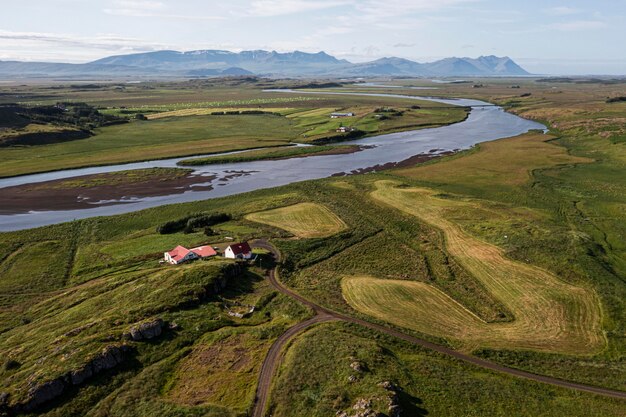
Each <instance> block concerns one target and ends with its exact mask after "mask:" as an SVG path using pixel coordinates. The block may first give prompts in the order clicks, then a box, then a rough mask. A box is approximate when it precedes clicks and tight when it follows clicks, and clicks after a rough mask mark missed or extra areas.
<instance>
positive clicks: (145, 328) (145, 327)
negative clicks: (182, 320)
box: [124, 318, 165, 342]
mask: <svg viewBox="0 0 626 417" xmlns="http://www.w3.org/2000/svg"><path fill="white" fill-rule="evenodd" d="M163 327H165V323H164V322H163V320H161V319H159V318H157V319H154V320H151V321H147V322H144V323H140V324H137V325H135V326H133V327H131V328H130V330H129V331H128V333H126V334H125V335H124V336H125V338H126V339H129V340H133V341H135V342H138V341H140V340H148V339H153V338H155V337H158V336H160V335H161V333H162V332H163Z"/></svg>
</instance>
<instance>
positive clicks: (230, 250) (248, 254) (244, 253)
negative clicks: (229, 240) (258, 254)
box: [224, 242, 252, 259]
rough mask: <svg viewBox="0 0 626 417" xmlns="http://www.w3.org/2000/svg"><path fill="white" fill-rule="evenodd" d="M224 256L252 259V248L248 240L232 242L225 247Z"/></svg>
mask: <svg viewBox="0 0 626 417" xmlns="http://www.w3.org/2000/svg"><path fill="white" fill-rule="evenodd" d="M224 257H225V258H230V259H252V249H251V248H250V245H249V244H248V242H241V243H234V244H232V245H230V246H228V247H227V248H226V250H225V251H224Z"/></svg>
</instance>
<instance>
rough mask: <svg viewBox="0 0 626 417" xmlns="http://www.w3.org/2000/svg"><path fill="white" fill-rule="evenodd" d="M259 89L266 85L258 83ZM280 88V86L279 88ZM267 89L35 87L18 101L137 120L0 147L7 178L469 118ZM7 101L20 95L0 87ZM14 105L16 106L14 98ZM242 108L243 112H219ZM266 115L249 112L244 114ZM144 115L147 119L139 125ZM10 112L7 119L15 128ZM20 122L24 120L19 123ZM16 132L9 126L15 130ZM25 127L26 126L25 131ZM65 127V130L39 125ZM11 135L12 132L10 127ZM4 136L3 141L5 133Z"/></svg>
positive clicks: (455, 111) (389, 102) (398, 102)
mask: <svg viewBox="0 0 626 417" xmlns="http://www.w3.org/2000/svg"><path fill="white" fill-rule="evenodd" d="M259 84H260V83H259ZM278 85H280V84H278ZM266 87H267V85H265V84H263V85H262V86H261V85H257V83H252V84H250V85H243V86H242V85H240V84H238V83H237V82H236V81H234V82H232V84H230V82H229V81H228V80H227V81H225V82H224V85H214V84H208V85H205V84H203V83H194V82H188V83H172V84H167V83H165V84H163V85H161V84H159V83H155V84H147V85H139V86H124V87H123V88H119V86H118V88H116V87H115V86H114V85H113V86H110V87H108V86H106V85H103V86H102V88H99V89H81V88H80V87H78V86H75V87H69V86H66V87H65V88H64V87H59V88H58V89H55V90H54V91H51V90H50V89H48V88H46V87H38V86H33V87H28V88H26V90H20V91H19V94H17V96H18V97H19V98H20V100H21V101H20V105H25V106H36V105H51V104H54V103H56V102H58V101H61V102H85V103H87V104H88V105H91V106H95V108H96V109H98V111H100V112H101V113H102V114H104V115H107V116H117V117H122V118H127V119H129V120H130V123H124V124H120V125H114V126H105V127H97V128H94V129H91V133H92V134H93V135H92V136H91V137H89V138H86V139H78V140H67V141H64V142H61V143H53V144H47V145H37V146H9V147H4V148H0V177H6V176H15V175H22V174H29V173H34V172H46V171H54V170H60V169H66V168H78V167H85V166H96V165H105V164H117V163H124V162H133V161H145V160H151V159H163V158H169V157H184V156H193V155H203V154H213V153H222V152H228V151H237V150H246V149H254V148H262V147H272V146H283V145H287V144H291V143H297V142H315V141H322V142H334V141H338V140H339V141H340V140H343V139H344V136H345V135H344V134H340V133H337V132H336V129H337V128H338V127H339V126H341V125H342V124H345V123H350V124H354V127H356V128H358V129H359V130H362V131H363V132H364V133H365V134H379V133H385V132H391V131H397V130H407V129H418V128H424V127H432V126H440V125H445V124H449V123H455V122H458V121H461V120H463V119H464V118H465V117H466V114H467V113H466V111H465V109H463V108H450V107H446V106H443V105H434V106H433V105H430V104H429V107H428V108H425V109H423V110H422V109H409V108H408V107H409V106H410V105H413V104H415V103H418V104H423V103H421V102H417V101H415V100H408V99H394V98H385V97H381V98H374V97H356V96H355V97H350V96H346V97H337V96H332V97H324V96H320V97H315V96H310V95H308V96H296V95H293V94H289V93H267V92H263V91H262V89H263V88H266ZM0 93H3V94H4V96H0V104H2V103H4V102H5V101H4V100H5V97H8V98H10V97H12V94H14V93H15V90H14V89H12V88H10V87H6V88H5V89H3V88H0ZM9 102H10V101H9ZM391 106H396V107H397V108H398V109H401V110H403V111H404V114H402V115H399V116H394V117H392V118H390V119H388V120H384V121H383V120H378V119H376V118H375V114H374V110H375V109H376V108H379V107H391ZM342 109H352V110H354V111H355V112H358V115H359V117H355V118H350V119H354V120H340V119H330V117H329V116H330V113H331V112H333V111H336V110H342ZM224 111H226V112H228V111H231V112H232V111H236V112H243V114H222V115H212V114H211V113H215V112H224ZM255 111H257V112H265V114H245V112H255ZM138 114H141V115H144V116H146V118H147V119H148V120H136V116H137V115H138ZM9 116H11V115H4V116H3V115H2V114H0V122H1V121H2V120H4V119H7V117H8V119H7V120H6V122H7V123H10V122H11V120H13V119H11V118H10V117H9ZM15 123H18V122H17V121H15ZM8 127H10V126H8ZM22 127H23V126H21V125H20V128H22ZM37 129H38V130H41V129H48V130H50V129H58V127H54V126H52V127H46V126H45V125H42V126H40V127H38V128H37ZM4 133H6V134H7V135H9V134H12V133H11V132H10V131H9V130H7V129H4ZM4 133H3V132H2V131H0V139H1V137H2V135H3V134H4Z"/></svg>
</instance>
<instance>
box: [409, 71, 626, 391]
mask: <svg viewBox="0 0 626 417" xmlns="http://www.w3.org/2000/svg"><path fill="white" fill-rule="evenodd" d="M490 84H491V85H490V86H489V87H487V88H486V89H485V90H482V91H478V92H477V91H472V90H471V88H468V90H467V91H463V94H467V95H474V96H475V97H477V98H482V99H485V98H488V99H489V100H492V101H495V102H497V103H499V104H502V105H504V106H505V107H508V108H509V110H511V111H513V112H516V113H519V114H521V115H522V116H526V117H531V118H535V119H537V120H539V121H542V122H544V123H546V124H547V125H548V126H550V127H551V129H552V134H553V135H555V136H556V137H557V138H558V139H556V140H553V141H552V143H553V144H555V145H562V146H563V147H561V148H559V147H553V149H565V150H566V151H567V152H568V153H569V154H570V155H571V156H572V157H575V158H583V159H586V160H587V161H588V162H589V161H590V160H591V161H593V162H592V163H579V164H575V165H571V164H562V165H557V166H556V167H553V168H548V167H546V166H545V165H543V164H539V167H541V166H543V168H541V169H536V168H538V167H535V166H534V164H532V163H527V165H528V167H527V168H528V170H529V171H530V172H531V173H532V175H531V176H530V177H529V181H528V182H525V183H520V184H517V185H512V184H511V179H510V178H508V174H506V171H507V169H506V168H507V167H509V166H512V167H516V166H518V165H519V164H520V163H522V164H526V162H525V161H529V162H532V161H533V160H537V156H538V155H540V154H539V153H536V152H533V153H520V152H516V151H513V152H512V153H511V157H510V158H509V157H507V155H506V154H505V153H502V152H489V153H493V155H494V158H490V157H489V155H488V153H487V152H485V153H484V155H483V158H485V160H483V161H481V160H480V159H475V160H474V163H470V162H471V159H470V158H465V157H464V158H451V159H447V160H444V161H441V163H436V164H433V165H430V166H424V167H417V168H414V169H409V170H402V171H400V173H401V174H402V175H407V176H409V177H411V178H412V179H413V180H414V181H415V182H416V183H417V184H419V185H422V186H428V187H434V188H436V189H437V190H439V191H442V192H452V193H456V194H460V195H465V196H468V197H472V198H480V199H482V200H483V202H489V203H488V204H493V205H496V206H500V205H505V206H506V207H508V210H514V211H516V212H518V213H519V212H520V211H519V209H517V208H516V207H530V208H532V211H533V213H535V214H536V215H539V216H540V217H539V218H536V219H535V220H533V221H532V222H528V221H524V222H520V221H518V220H515V219H510V218H506V217H502V216H497V217H495V218H494V217H493V216H490V217H491V218H489V217H488V216H477V217H474V218H471V217H469V216H467V215H465V214H464V213H459V214H458V215H456V216H454V219H455V220H456V221H457V222H459V223H460V224H462V225H463V228H464V229H465V230H467V231H468V232H470V233H472V234H474V235H475V236H478V237H480V238H482V239H485V240H488V241H490V242H492V243H496V244H498V245H500V246H502V247H503V248H504V249H505V250H506V252H507V253H508V255H509V256H510V257H512V258H514V259H517V260H519V261H524V262H526V260H529V261H530V262H533V263H535V264H537V265H540V266H542V267H544V268H548V269H550V270H552V271H554V272H555V273H556V274H557V275H559V276H561V277H564V278H565V279H566V280H567V281H568V282H572V283H582V284H585V285H586V284H587V283H591V284H592V285H593V286H594V288H595V290H596V291H597V293H598V295H599V297H600V299H601V301H602V308H603V327H604V328H605V330H606V334H607V337H608V342H609V343H608V347H607V349H606V350H605V351H604V352H603V353H602V354H601V355H598V356H597V357H595V358H593V359H582V358H575V357H563V356H560V355H548V354H539V353H532V352H525V353H521V352H513V351H501V350H499V351H494V350H484V351H482V352H480V353H481V354H482V355H484V356H487V357H490V358H492V359H495V360H500V361H502V362H504V363H507V364H510V365H513V366H520V367H524V368H526V369H530V370H534V371H536V372H546V373H550V374H551V375H555V376H559V377H562V378H571V379H576V380H582V381H588V382H592V383H595V384H598V385H607V386H613V387H621V386H623V384H620V383H619V382H618V381H619V380H621V379H623V377H620V376H619V375H623V374H624V372H626V368H625V367H624V362H623V357H624V352H625V351H626V343H625V342H624V339H623V336H622V335H623V334H624V323H626V315H625V314H626V304H625V302H624V300H626V288H625V284H624V282H625V281H624V277H625V276H626V246H624V241H625V240H624V238H623V237H624V236H626V229H624V225H625V224H626V222H625V221H624V211H623V210H622V209H621V208H622V207H624V205H625V204H626V199H625V198H624V196H625V195H626V177H625V176H624V175H623V171H624V168H625V167H626V148H625V147H624V145H623V143H621V141H620V138H622V137H624V136H623V135H624V133H623V123H622V121H621V120H622V118H623V109H624V107H623V104H621V103H620V104H607V103H605V100H606V97H607V96H611V95H612V94H615V91H617V90H618V89H619V88H620V86H619V85H618V86H612V85H601V84H589V85H584V84H583V85H558V84H557V85H556V87H554V86H552V85H533V84H531V83H526V84H525V85H524V86H523V88H524V89H526V90H529V91H532V96H531V97H528V98H519V97H514V96H512V95H511V91H510V90H507V87H506V85H505V82H502V83H490ZM503 84H504V85H503ZM459 88H466V87H454V89H457V90H458V89H459ZM453 94H457V95H458V94H460V93H459V91H456V92H454V93H453ZM620 126H622V130H620V128H619V127H620ZM497 143H498V142H493V144H494V145H495V144H497ZM485 145H487V144H485ZM485 145H481V149H484V146H485ZM509 145H511V144H509ZM513 149H515V147H513ZM503 150H504V149H503ZM545 150H547V151H549V152H550V153H552V151H550V150H549V149H548V148H546V149H545ZM545 150H544V152H542V153H545ZM479 154H480V152H478V153H476V154H475V155H476V156H477V157H478V155H479ZM496 155H498V156H497V157H496ZM540 158H541V157H540ZM581 162H582V160H581ZM485 165H486V166H488V167H491V166H496V167H498V166H500V167H503V168H504V169H499V168H496V175H494V176H492V177H490V176H487V175H484V176H476V175H467V174H468V173H469V172H470V171H474V172H481V170H482V169H484V166H485ZM457 171H458V172H461V173H463V175H455V172H457ZM502 172H505V175H504V176H503V175H502ZM474 216H476V215H475V214H474ZM528 220H530V219H528ZM504 235H507V236H508V239H504V238H503V236H504Z"/></svg>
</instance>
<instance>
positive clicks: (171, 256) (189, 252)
mask: <svg viewBox="0 0 626 417" xmlns="http://www.w3.org/2000/svg"><path fill="white" fill-rule="evenodd" d="M215 255H217V252H215V250H214V249H213V248H212V247H210V246H198V247H197V248H193V249H187V248H186V247H184V246H180V245H178V246H176V247H175V248H174V249H172V250H171V251H169V252H165V253H164V254H163V258H164V259H165V262H168V263H170V264H172V265H178V264H181V263H183V262H187V261H192V260H194V259H202V258H210V257H211V256H215Z"/></svg>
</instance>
